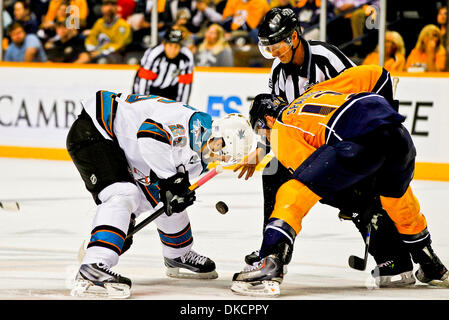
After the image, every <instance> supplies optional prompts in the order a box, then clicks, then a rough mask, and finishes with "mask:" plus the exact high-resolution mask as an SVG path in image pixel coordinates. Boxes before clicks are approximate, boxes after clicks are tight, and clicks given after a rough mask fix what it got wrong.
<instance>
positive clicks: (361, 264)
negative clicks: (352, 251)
mask: <svg viewBox="0 0 449 320" xmlns="http://www.w3.org/2000/svg"><path fill="white" fill-rule="evenodd" d="M370 240H371V222H370V223H369V224H368V227H367V231H366V236H365V255H364V257H363V259H362V258H359V257H357V256H350V257H349V260H348V263H349V266H350V267H351V268H353V269H356V270H360V271H363V270H365V268H366V265H367V263H368V251H369V245H370Z"/></svg>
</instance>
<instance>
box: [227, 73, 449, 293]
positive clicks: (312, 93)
mask: <svg viewBox="0 0 449 320" xmlns="http://www.w3.org/2000/svg"><path fill="white" fill-rule="evenodd" d="M383 71H384V70H383V68H380V67H375V66H369V67H354V68H350V69H348V70H346V71H344V72H343V73H342V74H340V75H339V76H337V77H336V78H333V79H331V80H328V81H325V82H322V83H319V84H317V85H315V86H313V87H312V88H310V89H309V90H307V91H306V92H305V93H304V94H303V95H301V96H300V97H299V98H297V99H296V100H294V101H293V102H292V103H291V104H289V105H288V104H287V103H285V102H284V101H281V100H279V99H277V98H276V97H274V96H273V95H271V94H260V95H258V96H256V98H255V99H254V102H253V104H252V105H251V109H250V122H251V125H252V127H253V129H254V130H255V131H256V132H257V133H258V134H259V135H265V136H266V137H267V138H268V140H269V141H270V144H271V147H272V149H273V152H274V154H275V156H276V157H277V158H278V159H279V161H280V162H281V163H282V165H284V166H285V167H286V168H287V169H288V170H289V171H290V172H292V176H291V179H290V180H288V181H286V182H285V183H284V184H283V185H282V186H281V187H280V188H279V190H278V192H277V195H276V203H275V207H274V210H273V212H272V214H271V216H270V218H269V220H268V223H267V225H266V228H265V231H264V237H263V241H262V245H261V248H260V253H259V256H260V257H261V258H262V260H261V261H260V262H258V263H256V264H254V265H252V266H248V267H247V268H245V270H244V271H242V272H240V273H236V274H235V275H234V277H233V286H232V290H233V291H235V292H238V293H243V294H258V293H268V294H272V295H276V294H279V293H280V291H279V284H280V283H281V282H282V279H283V275H284V271H283V270H284V266H286V265H287V264H288V263H289V262H290V260H291V254H292V250H293V243H294V240H295V238H296V236H297V235H298V233H299V232H300V231H301V228H302V219H303V218H304V217H305V216H306V215H307V213H308V212H309V210H310V209H311V208H312V207H313V206H314V205H315V204H316V203H317V202H318V201H322V202H324V203H327V204H330V205H332V206H335V207H338V208H340V209H341V210H343V211H349V212H355V213H356V214H357V215H358V216H359V217H360V221H359V224H360V228H362V229H363V228H367V227H368V225H373V226H374V227H376V226H375V224H376V220H375V219H373V217H374V216H375V215H377V214H378V213H381V212H382V211H384V212H386V213H387V214H388V216H389V217H390V218H391V220H392V221H393V222H394V226H395V227H396V229H397V231H398V232H399V235H400V238H401V240H402V242H403V244H404V246H405V247H406V248H407V250H408V252H409V253H410V255H411V257H412V259H413V261H414V262H415V263H417V264H419V265H420V268H419V270H418V271H417V272H416V277H417V278H418V280H420V281H421V282H424V283H429V284H436V285H443V286H449V279H448V276H449V272H448V270H447V269H446V267H445V266H444V265H443V264H442V263H441V261H440V260H439V258H438V257H437V255H436V254H435V253H434V251H433V249H432V247H431V240H430V233H429V231H428V230H427V222H426V219H425V217H424V215H423V214H422V213H421V211H420V206H419V202H418V200H417V199H416V197H415V196H414V195H413V192H412V190H411V188H410V182H411V180H412V179H413V173H414V163H415V156H416V150H415V147H414V145H413V141H412V139H411V137H410V135H409V133H408V132H407V130H406V129H405V128H404V127H403V125H402V122H403V121H404V120H405V118H404V117H403V116H402V115H400V114H399V113H398V112H397V110H395V108H394V107H393V106H392V105H391V103H389V102H388V101H387V99H385V98H384V97H383V96H381V95H379V94H376V93H373V92H376V90H373V88H375V87H376V86H377V87H378V88H377V91H379V90H381V88H382V81H381V79H382V74H383ZM360 193H361V194H362V195H363V196H362V197H361V196H354V194H360ZM348 200H349V201H348ZM412 271H413V269H411V270H410V271H408V272H407V273H405V274H403V276H404V277H405V279H403V280H404V281H407V279H412ZM412 280H413V281H412V282H411V284H412V283H414V279H412ZM258 284H262V285H263V287H262V290H261V291H259V290H257V286H256V285H258Z"/></svg>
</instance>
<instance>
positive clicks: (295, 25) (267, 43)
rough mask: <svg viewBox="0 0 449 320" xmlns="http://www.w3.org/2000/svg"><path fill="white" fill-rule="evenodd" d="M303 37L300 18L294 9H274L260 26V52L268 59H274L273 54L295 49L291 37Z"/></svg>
mask: <svg viewBox="0 0 449 320" xmlns="http://www.w3.org/2000/svg"><path fill="white" fill-rule="evenodd" d="M294 31H296V32H297V33H298V36H300V35H301V28H300V24H299V20H298V17H297V16H296V14H295V12H294V11H293V10H292V9H288V8H286V9H281V8H273V9H271V10H270V11H268V12H267V14H266V15H265V17H264V18H263V20H262V22H261V23H260V26H259V34H258V37H259V50H260V52H261V53H262V55H263V56H264V57H265V58H267V59H274V56H273V52H274V51H275V50H278V51H280V52H282V51H283V49H284V51H285V50H286V49H288V48H289V47H293V43H292V39H291V36H292V34H293V32H294Z"/></svg>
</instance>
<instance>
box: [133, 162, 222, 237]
mask: <svg viewBox="0 0 449 320" xmlns="http://www.w3.org/2000/svg"><path fill="white" fill-rule="evenodd" d="M221 172H223V167H222V166H217V167H215V168H214V169H213V170H211V171H210V172H208V173H207V174H206V175H205V176H204V177H202V178H200V179H199V180H198V181H197V182H195V183H193V184H192V185H190V187H189V189H190V190H191V191H194V190H196V189H198V188H199V187H201V186H202V185H204V184H205V183H206V182H208V181H209V180H210V179H212V178H214V177H215V176H217V175H218V174H219V173H221ZM164 209H165V207H161V208H159V209H158V210H156V212H154V213H153V214H151V215H150V216H149V217H147V218H145V219H144V220H142V222H140V223H139V224H138V225H136V227H135V228H134V230H133V231H131V232H130V233H129V234H128V235H127V236H126V238H130V237H131V236H133V235H134V234H136V232H138V231H140V230H141V229H143V228H144V227H145V226H146V225H148V224H149V223H151V222H153V221H154V220H155V219H157V218H158V217H159V216H161V215H162V214H164V213H165V210H164Z"/></svg>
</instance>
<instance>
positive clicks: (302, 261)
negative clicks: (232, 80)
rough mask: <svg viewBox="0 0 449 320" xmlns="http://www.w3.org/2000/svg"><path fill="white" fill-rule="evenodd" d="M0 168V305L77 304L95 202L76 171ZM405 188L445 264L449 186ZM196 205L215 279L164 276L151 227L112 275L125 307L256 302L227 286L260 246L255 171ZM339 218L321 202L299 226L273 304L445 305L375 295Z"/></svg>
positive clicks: (205, 190) (415, 296)
mask: <svg viewBox="0 0 449 320" xmlns="http://www.w3.org/2000/svg"><path fill="white" fill-rule="evenodd" d="M0 170H1V173H2V175H1V176H2V179H1V182H0V199H1V200H18V201H19V203H20V206H21V210H20V212H18V213H17V212H6V211H4V210H1V209H0V300H73V299H75V298H73V297H71V296H70V289H69V288H70V285H71V282H72V281H73V279H74V276H75V273H76V271H77V270H78V267H79V265H78V261H77V253H78V249H79V247H80V245H81V244H82V242H83V240H87V239H88V238H89V234H90V229H91V222H92V218H93V215H94V213H95V204H94V202H93V200H92V198H91V197H90V195H89V194H88V192H87V191H86V190H85V189H84V185H83V183H82V181H81V179H80V177H79V175H78V172H77V171H76V169H75V167H74V165H73V164H72V163H71V162H67V161H45V160H21V159H4V158H2V159H0ZM412 186H413V188H414V192H415V195H416V196H417V197H418V199H419V200H420V203H421V209H422V212H423V213H424V214H425V215H426V217H427V221H428V228H429V230H430V232H431V235H432V239H433V247H434V249H435V251H436V253H437V254H438V255H439V257H440V258H441V260H442V261H443V263H445V265H446V266H449V232H448V230H449V204H448V203H449V202H448V199H449V183H447V182H430V181H414V182H413V184H412ZM197 199H198V201H197V202H196V203H195V204H194V205H193V206H191V207H190V208H189V216H190V220H191V225H192V230H193V235H194V247H193V248H194V250H196V251H197V252H199V253H201V254H203V255H207V256H209V257H210V258H212V259H213V260H214V261H215V263H216V265H217V272H218V274H219V278H218V279H215V280H207V281H206V280H184V279H183V280H178V279H170V278H167V277H166V276H165V267H164V264H163V258H162V253H161V244H160V240H159V236H158V234H157V231H156V228H155V226H154V224H150V225H148V226H147V227H145V228H144V229H143V230H141V231H140V232H139V233H137V234H136V235H135V236H134V245H133V247H132V248H131V249H130V250H129V251H128V252H127V253H126V254H124V255H123V256H122V257H121V259H120V262H119V265H118V266H116V267H115V268H114V269H113V270H115V271H116V272H119V273H121V274H123V275H124V276H127V277H129V278H131V279H132V281H133V288H132V296H131V298H130V299H137V300H195V301H198V300H240V301H241V300H249V299H250V300H252V301H254V300H258V298H254V297H244V296H238V295H234V294H233V293H232V292H231V291H230V289H229V288H230V284H231V279H232V275H233V274H234V272H238V271H241V270H242V267H243V265H244V264H243V258H244V256H245V255H246V254H248V253H250V252H251V251H253V250H254V249H257V248H259V246H260V241H261V235H262V230H261V229H262V186H261V176H260V173H257V174H256V175H255V176H254V177H253V178H251V179H250V180H248V181H245V180H243V179H241V180H238V179H237V176H236V174H234V173H233V172H231V171H229V170H227V171H226V172H225V173H223V174H222V175H220V176H218V177H216V178H214V179H213V180H211V181H210V182H208V184H207V185H205V186H204V187H202V188H200V189H198V191H197ZM219 200H221V201H224V202H225V203H227V204H228V206H229V212H228V214H226V215H220V214H219V213H218V212H217V211H216V210H215V203H216V202H217V201H219ZM337 213H338V212H337V210H336V209H334V208H331V207H328V206H324V205H321V204H318V205H317V206H316V207H314V208H313V209H312V210H311V212H310V213H309V214H308V216H307V217H306V218H305V219H304V223H303V230H302V231H301V233H300V234H299V236H298V237H297V239H296V243H295V251H294V254H293V259H292V262H291V263H290V264H289V266H288V270H289V271H288V274H287V275H286V276H285V278H284V282H283V284H282V285H281V296H280V297H279V298H277V299H281V300H283V299H286V300H443V299H444V300H449V289H442V288H432V287H429V286H427V285H423V284H417V285H415V286H414V287H409V288H401V289H399V288H396V289H373V288H372V283H371V276H370V270H371V269H372V268H373V267H374V261H373V259H372V258H370V261H369V264H368V267H367V269H366V271H363V272H361V271H356V270H353V269H351V268H349V266H348V263H347V260H348V257H349V256H350V255H357V256H363V250H364V244H363V241H362V239H361V236H360V234H359V233H358V232H357V231H356V228H355V226H354V225H353V224H352V223H351V222H348V221H340V220H339V219H338V218H337ZM146 216H147V215H146V214H144V215H143V216H141V217H140V218H144V217H146ZM139 221H140V220H139ZM139 221H138V222H139Z"/></svg>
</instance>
